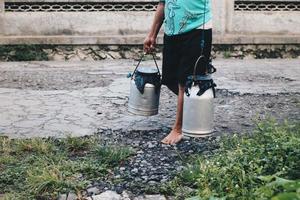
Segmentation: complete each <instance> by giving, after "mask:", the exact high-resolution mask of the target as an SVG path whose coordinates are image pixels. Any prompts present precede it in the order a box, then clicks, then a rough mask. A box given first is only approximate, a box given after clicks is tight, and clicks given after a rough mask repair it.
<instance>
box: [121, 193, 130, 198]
mask: <svg viewBox="0 0 300 200" xmlns="http://www.w3.org/2000/svg"><path fill="white" fill-rule="evenodd" d="M122 200H130V195H129V194H128V193H127V192H126V191H123V192H122Z"/></svg>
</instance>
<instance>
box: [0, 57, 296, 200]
mask: <svg viewBox="0 0 300 200" xmlns="http://www.w3.org/2000/svg"><path fill="white" fill-rule="evenodd" d="M135 63H136V62H134V61H129V60H114V61H101V62H19V63H18V62H12V63H0V113H1V114H0V135H6V136H9V137H11V138H31V137H66V136H67V135H72V136H85V135H93V134H97V135H99V136H100V137H101V138H102V141H103V143H104V144H113V145H117V146H120V145H124V146H130V147H132V148H133V150H134V152H135V153H134V154H133V156H132V157H131V158H130V159H129V160H128V161H125V162H124V163H122V165H121V166H120V167H119V168H117V169H115V170H114V171H112V174H111V176H110V177H109V178H108V179H107V180H104V181H99V182H97V181H96V182H94V183H93V184H91V185H90V186H89V188H87V192H86V195H87V196H92V195H96V194H100V193H102V192H104V191H107V190H112V191H116V192H117V193H122V192H123V191H127V192H128V193H133V196H137V195H139V194H142V193H158V192H159V191H158V189H157V187H158V186H159V185H160V184H162V183H164V182H167V181H169V180H171V179H172V178H173V177H174V175H175V174H176V173H178V172H179V171H181V170H182V169H183V166H185V163H186V159H188V157H189V156H190V155H193V154H199V153H210V152H212V151H213V150H214V149H215V148H217V145H218V143H217V139H218V138H219V136H221V135H226V134H232V133H238V134H242V133H247V132H251V130H253V128H254V127H255V120H257V119H265V118H268V117H269V116H271V117H274V118H276V119H277V120H279V121H282V120H285V119H288V120H296V121H299V119H300V112H299V110H300V68H299V65H300V61H299V59H294V60H285V59H282V60H216V61H214V63H215V66H216V67H217V69H218V71H217V73H216V74H215V75H214V80H215V82H216V83H217V85H218V87H217V88H218V89H217V98H216V99H215V132H214V134H213V136H211V137H208V138H203V139H189V138H185V139H184V140H183V141H182V142H181V143H179V144H177V145H173V146H167V145H163V144H161V143H160V141H161V139H162V138H163V137H164V136H165V135H166V134H168V132H169V131H170V129H171V127H172V124H173V122H174V117H175V112H176V96H175V95H174V94H172V93H171V92H170V91H168V90H167V88H166V87H162V92H161V99H160V108H159V114H158V115H156V116H152V117H141V116H134V115H131V114H129V113H128V112H127V105H128V96H129V80H128V79H127V78H126V74H127V73H128V72H129V71H132V70H133V68H134V64H135ZM144 64H145V65H148V66H152V65H153V63H152V61H147V62H144ZM156 199H157V198H156Z"/></svg>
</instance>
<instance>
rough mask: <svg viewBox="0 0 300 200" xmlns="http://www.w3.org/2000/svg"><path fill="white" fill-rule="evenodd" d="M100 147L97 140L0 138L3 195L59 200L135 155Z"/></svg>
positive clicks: (16, 197) (83, 187)
mask: <svg viewBox="0 0 300 200" xmlns="http://www.w3.org/2000/svg"><path fill="white" fill-rule="evenodd" d="M132 153H133V152H132V150H131V149H129V148H127V147H112V146H101V145H100V141H99V139H98V138H95V137H86V138H72V137H67V138H66V139H60V140H57V139H51V138H50V139H40V138H35V139H17V140H10V139H8V138H6V137H0V194H5V197H4V199H7V200H9V199H28V200H29V199H56V198H57V197H58V196H59V195H60V194H64V193H68V192H73V193H76V194H78V196H79V197H80V194H81V191H82V190H83V189H85V188H86V186H87V185H88V184H89V183H91V181H93V180H99V179H100V180H101V179H105V178H106V177H107V176H108V175H109V174H110V172H111V170H112V169H113V168H114V167H116V166H118V165H119V164H120V163H121V162H122V161H123V160H125V159H126V158H127V157H129V156H130V155H131V154H132Z"/></svg>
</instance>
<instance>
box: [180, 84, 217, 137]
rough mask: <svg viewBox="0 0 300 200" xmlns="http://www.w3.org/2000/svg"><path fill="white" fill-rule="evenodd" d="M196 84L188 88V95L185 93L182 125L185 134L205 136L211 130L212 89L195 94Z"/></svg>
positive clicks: (212, 110) (212, 111)
mask: <svg viewBox="0 0 300 200" xmlns="http://www.w3.org/2000/svg"><path fill="white" fill-rule="evenodd" d="M198 92H199V87H198V86H192V87H191V88H189V96H188V95H187V94H186V93H185V95H184V104H183V127H182V132H183V135H185V136H190V137H206V136H209V135H210V134H211V133H212V132H213V121H214V117H213V113H214V105H213V104H214V103H213V100H214V91H213V88H209V89H207V90H206V91H205V92H204V93H203V94H202V95H197V93H198Z"/></svg>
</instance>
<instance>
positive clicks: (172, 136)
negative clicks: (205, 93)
mask: <svg viewBox="0 0 300 200" xmlns="http://www.w3.org/2000/svg"><path fill="white" fill-rule="evenodd" d="M183 96H184V86H181V85H179V92H178V100H177V112H176V120H175V124H174V126H173V128H172V131H171V132H170V133H169V135H168V136H167V137H165V138H164V139H163V140H162V141H161V142H162V143H164V144H175V143H177V142H179V141H180V140H181V139H182V115H183Z"/></svg>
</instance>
